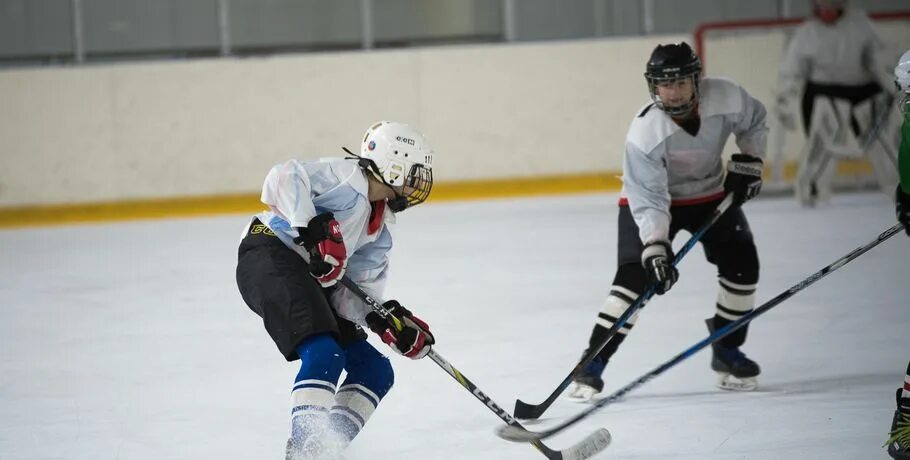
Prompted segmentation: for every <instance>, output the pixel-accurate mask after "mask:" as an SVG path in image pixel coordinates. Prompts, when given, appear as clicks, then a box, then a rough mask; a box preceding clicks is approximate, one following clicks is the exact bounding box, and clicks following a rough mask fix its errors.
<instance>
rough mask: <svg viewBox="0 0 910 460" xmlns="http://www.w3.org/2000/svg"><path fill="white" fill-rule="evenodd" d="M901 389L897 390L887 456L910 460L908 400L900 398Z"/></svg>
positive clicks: (909, 405)
mask: <svg viewBox="0 0 910 460" xmlns="http://www.w3.org/2000/svg"><path fill="white" fill-rule="evenodd" d="M901 391H902V390H901V389H900V388H898V389H897V409H896V410H895V411H894V419H893V420H892V421H891V431H890V437H889V438H888V442H886V443H885V445H886V446H888V455H890V456H891V458H893V459H895V460H910V398H901Z"/></svg>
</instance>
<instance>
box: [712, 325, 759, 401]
mask: <svg viewBox="0 0 910 460" xmlns="http://www.w3.org/2000/svg"><path fill="white" fill-rule="evenodd" d="M705 322H706V323H707V324H708V330H709V331H711V332H712V333H713V332H714V320H713V318H709V319H707V320H705ZM711 350H712V352H713V353H712V355H713V356H712V358H711V369H713V370H714V371H715V372H717V375H718V378H717V387H718V388H720V389H721V390H730V391H754V390H755V389H756V388H758V379H757V378H756V377H758V375H759V374H761V368H760V367H759V366H758V363H756V362H755V361H752V360H751V359H749V358H748V357H746V355H745V354H744V353H743V352H741V351H739V347H724V346H722V345H720V344H719V343H713V344H711Z"/></svg>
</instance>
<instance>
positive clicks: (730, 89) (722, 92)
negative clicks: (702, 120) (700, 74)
mask: <svg viewBox="0 0 910 460" xmlns="http://www.w3.org/2000/svg"><path fill="white" fill-rule="evenodd" d="M699 92H700V95H701V100H700V101H699V112H700V113H701V114H702V116H711V115H724V114H729V113H739V112H741V111H742V110H743V93H744V92H745V90H744V89H743V87H742V86H739V84H738V83H736V82H735V81H733V80H730V79H729V78H723V77H705V78H703V79H702V81H701V84H700V85H699Z"/></svg>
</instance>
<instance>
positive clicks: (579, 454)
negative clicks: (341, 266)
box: [341, 275, 612, 460]
mask: <svg viewBox="0 0 910 460" xmlns="http://www.w3.org/2000/svg"><path fill="white" fill-rule="evenodd" d="M341 284H342V285H344V287H346V288H348V290H350V291H351V292H352V293H354V295H356V296H357V297H359V298H360V299H361V300H363V301H364V302H366V304H367V305H369V306H370V308H371V309H373V311H375V312H376V313H377V314H378V315H379V316H380V317H382V318H383V319H385V320H386V321H388V322H389V323H390V324H392V325H394V327H395V329H397V330H399V331H400V330H401V329H402V328H403V327H404V325H403V324H402V322H401V320H400V319H399V318H396V317H395V315H393V314H391V312H389V310H387V309H386V308H385V307H384V306H382V304H380V303H379V302H377V301H376V300H375V299H373V298H372V297H370V296H369V294H367V293H366V292H364V291H363V289H361V288H360V286H358V285H357V283H355V282H354V281H353V280H351V279H350V278H349V277H348V276H347V275H345V276H343V277H342V278H341ZM427 356H429V357H430V359H432V360H433V362H435V363H436V364H438V365H439V367H441V368H442V369H443V370H444V371H446V373H448V374H449V375H451V376H452V378H454V379H455V380H456V381H458V383H459V384H461V386H462V387H464V388H465V389H466V390H468V391H470V392H471V394H472V395H474V397H475V398H477V400H479V401H480V402H482V403H483V404H484V405H485V406H487V408H488V409H490V411H492V412H493V413H494V414H496V416H497V417H499V418H500V419H501V420H502V421H504V422H506V423H508V424H509V425H510V426H514V427H515V428H517V429H520V430H524V427H522V426H521V425H520V424H519V423H518V422H517V421H516V420H515V419H514V418H513V417H512V416H511V415H509V413H508V412H506V410H505V409H503V408H501V407H500V406H499V405H498V404H496V403H495V402H494V401H493V399H491V398H490V397H489V396H487V395H486V394H485V393H484V392H483V391H481V390H480V388H477V385H474V383H472V382H471V381H470V380H468V378H467V377H465V376H464V375H463V374H462V373H461V372H460V371H459V370H458V369H455V367H453V366H452V365H451V364H449V362H448V361H446V360H445V359H444V358H443V357H442V356H440V355H439V354H438V353H436V350H432V349H431V350H430V352H429V353H428V354H427ZM611 441H612V437H611V435H610V432H609V431H607V429H606V428H600V429H598V430H597V431H595V432H593V433H591V434H590V435H588V436H587V437H586V438H584V439H583V440H581V441H579V442H577V443H576V444H574V445H572V446H570V447H568V448H566V449H563V450H554V449H551V448H549V447H547V446H546V445H545V444H544V443H543V442H541V441H539V440H536V439H535V440H530V442H531V444H532V445H533V446H534V447H536V448H537V450H539V451H540V452H541V453H543V454H544V456H546V457H547V458H548V459H550V460H584V459H586V458H590V457H593V456H595V455H597V454H598V453H600V452H601V451H602V450H604V449H606V448H607V447H608V446H609V445H610V442H611Z"/></svg>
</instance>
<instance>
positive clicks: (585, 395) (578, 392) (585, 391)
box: [565, 383, 597, 403]
mask: <svg viewBox="0 0 910 460" xmlns="http://www.w3.org/2000/svg"><path fill="white" fill-rule="evenodd" d="M596 394H597V390H595V389H594V388H591V387H589V386H587V385H579V384H577V383H572V386H570V387H569V391H568V392H567V393H566V396H565V398H566V399H567V400H569V401H572V402H576V403H589V402H591V401H592V400H593V399H594V396H595V395H596Z"/></svg>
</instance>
